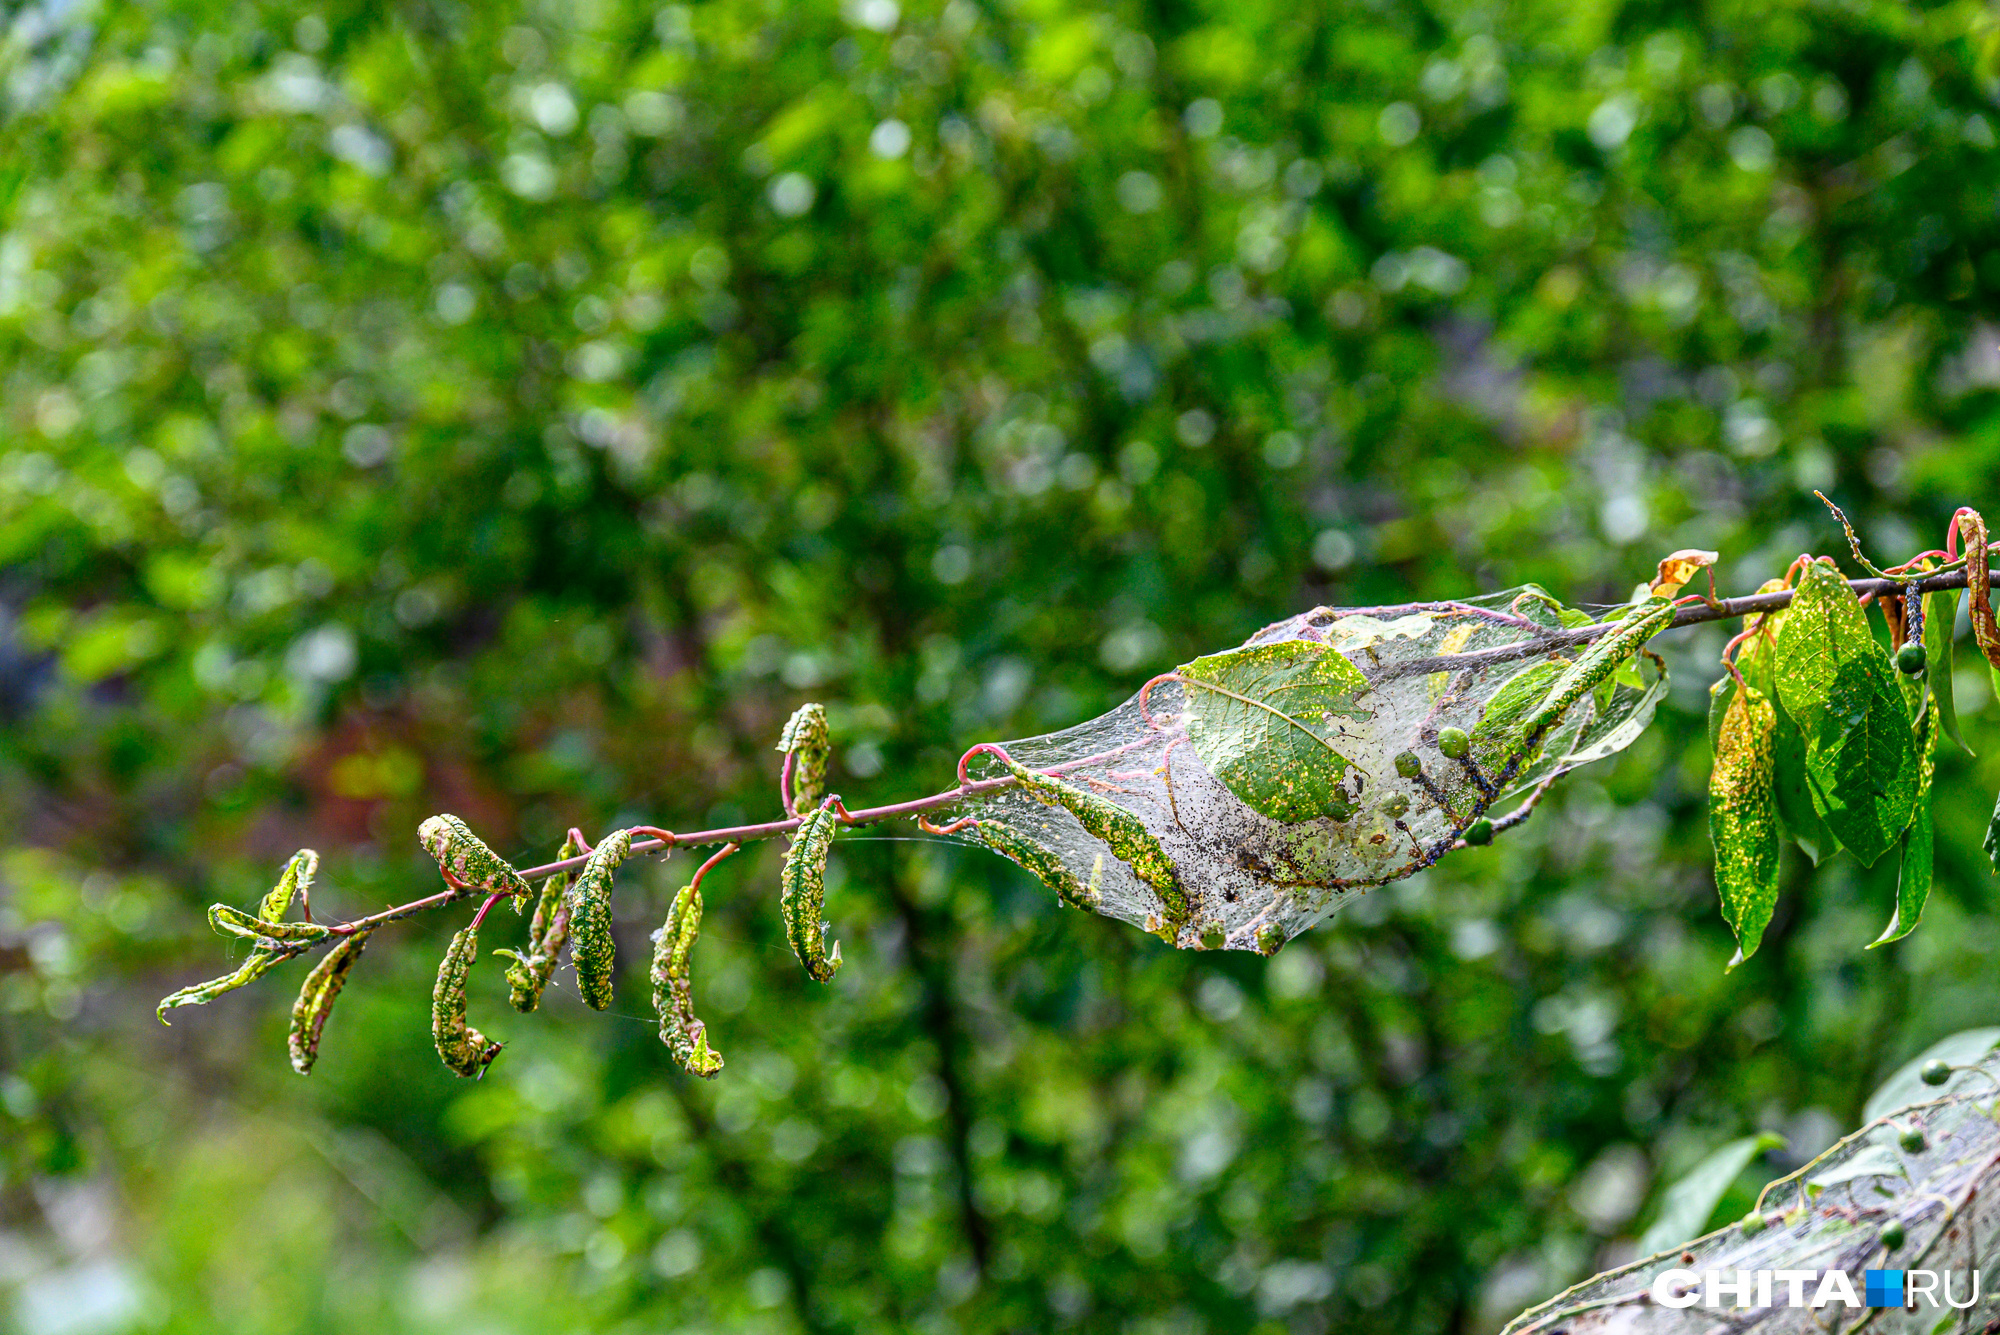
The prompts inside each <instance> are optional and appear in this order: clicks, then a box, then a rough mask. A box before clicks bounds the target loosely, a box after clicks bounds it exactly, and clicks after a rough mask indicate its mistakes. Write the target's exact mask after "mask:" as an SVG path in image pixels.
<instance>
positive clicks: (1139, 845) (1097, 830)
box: [1001, 669, 1190, 945]
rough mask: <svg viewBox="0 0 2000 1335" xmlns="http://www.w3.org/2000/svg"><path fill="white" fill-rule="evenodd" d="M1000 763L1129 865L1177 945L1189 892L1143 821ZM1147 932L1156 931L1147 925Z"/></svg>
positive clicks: (1068, 786) (1051, 779)
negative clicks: (1150, 894)
mask: <svg viewBox="0 0 2000 1335" xmlns="http://www.w3.org/2000/svg"><path fill="white" fill-rule="evenodd" d="M1183 671H1185V669H1183ZM1001 763H1002V764H1004V765H1005V766H1006V767H1007V772H1008V773H1009V774H1011V775H1013V776H1014V777H1015V778H1016V779H1017V780H1019V781H1020V784H1021V788H1022V790H1023V791H1024V792H1026V793H1027V795H1028V796H1029V797H1032V798H1034V799H1035V800H1036V801H1037V802H1040V803H1042V804H1043V805H1045V806H1052V807H1061V808H1062V809H1063V810H1065V811H1067V812H1069V814H1070V815H1072V816H1074V817H1076V820H1077V824H1079V825H1081V826H1083V828H1084V831H1085V832H1086V833H1087V834H1090V835H1092V836H1093V837H1095V838H1097V839H1101V840H1103V841H1104V842H1105V843H1106V844H1107V845H1109V846H1110V848H1111V853H1112V856H1114V857H1116V858H1118V859H1119V860H1120V861H1121V862H1124V863H1125V864H1126V865H1127V866H1129V867H1131V868H1132V870H1133V872H1134V873H1135V874H1137V876H1138V877H1139V879H1140V880H1142V881H1144V882H1145V883H1146V884H1147V885H1149V886H1151V887H1152V888H1153V891H1154V893H1156V894H1157V895H1159V897H1160V910H1161V912H1160V923H1159V927H1158V929H1157V930H1158V934H1159V936H1160V939H1161V940H1163V941H1166V942H1167V943H1168V944H1170V945H1171V944H1174V943H1176V942H1177V941H1178V940H1179V938H1180V934H1181V931H1182V929H1183V928H1185V927H1186V926H1187V925H1188V920H1189V917H1190V909H1189V906H1188V899H1187V892H1186V891H1184V890H1183V889H1181V883H1180V878H1179V876H1178V875H1177V874H1176V873H1175V871H1174V860H1173V859H1172V858H1171V857H1168V856H1167V851H1166V849H1164V848H1162V847H1160V841H1159V840H1158V839H1155V838H1154V837H1153V836H1152V834H1151V833H1150V832H1149V831H1148V830H1147V829H1146V826H1145V822H1143V821H1141V820H1140V819H1139V818H1138V817H1137V816H1135V815H1133V814H1132V813H1131V812H1129V811H1127V810H1126V809H1125V808H1123V807H1121V806H1119V805H1117V804H1116V803H1115V802H1107V801H1106V800H1104V799H1103V798H1101V797H1099V796H1098V795H1097V794H1096V793H1093V792H1091V791H1089V790H1088V789H1085V788H1079V787H1077V786H1076V785H1075V784H1073V783H1068V782H1066V781H1064V780H1062V779H1058V778H1056V777H1055V776H1054V775H1052V774H1042V773H1039V772H1038V771H1035V770H1031V769H1029V768H1028V767H1027V766H1026V765H1023V764H1021V763H1020V762H1019V761H1017V760H1014V759H1013V758H1011V757H1002V758H1001ZM1147 930H1149V931H1151V930H1154V929H1153V927H1152V926H1151V924H1148V927H1147Z"/></svg>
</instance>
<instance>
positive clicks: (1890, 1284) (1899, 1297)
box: [1862, 1270, 1903, 1307]
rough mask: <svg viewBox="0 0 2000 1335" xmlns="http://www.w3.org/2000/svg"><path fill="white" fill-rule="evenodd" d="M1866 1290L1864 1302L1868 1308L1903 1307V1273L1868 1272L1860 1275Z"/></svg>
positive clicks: (1891, 1271)
mask: <svg viewBox="0 0 2000 1335" xmlns="http://www.w3.org/2000/svg"><path fill="white" fill-rule="evenodd" d="M1862 1281H1863V1286H1864V1287H1865V1288H1866V1290H1867V1293H1866V1301H1867V1304H1868V1306H1870V1307H1901V1306H1902V1305H1903V1272H1902V1271H1900V1270H1869V1271H1866V1272H1864V1273H1863V1275H1862Z"/></svg>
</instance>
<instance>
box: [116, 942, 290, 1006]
mask: <svg viewBox="0 0 2000 1335" xmlns="http://www.w3.org/2000/svg"><path fill="white" fill-rule="evenodd" d="M304 950H305V946H304V945H303V944H297V945H294V944H289V943H288V944H285V945H282V946H276V947H273V946H263V945H260V946H258V947H256V948H255V949H253V950H252V951H251V952H250V953H249V954H248V955H247V956H245V957H244V960H243V963H242V964H241V965H239V966H238V967H237V970H236V972H235V973H232V974H229V975H227V976H225V977H222V978H211V979H209V980H208V981H207V982H205V983H195V984H193V985H191V986H188V987H184V988H182V989H181V990H180V991H178V992H173V993H170V994H168V995H167V996H165V997H162V998H161V999H160V1004H159V1006H158V1007H157V1008H156V1009H155V1010H154V1012H153V1013H154V1014H155V1015H157V1016H158V1017H159V1019H160V1023H161V1024H166V1023H167V1012H168V1011H170V1010H173V1009H175V1008H176V1007H180V1006H206V1005H207V1004H208V1003H209V1002H211V1001H213V1000H215V999H216V998H217V997H219V996H221V995H222V994H223V993H224V992H234V991H235V990H236V989H237V988H239V987H244V986H247V985H249V984H251V983H254V982H256V981H257V980H258V979H259V978H262V977H263V976H264V975H265V974H267V973H269V972H270V971H271V970H272V969H274V968H276V967H277V966H278V965H280V964H283V963H284V962H285V961H286V960H288V959H292V958H294V957H296V956H297V955H299V954H300V953H301V952H303V951H304Z"/></svg>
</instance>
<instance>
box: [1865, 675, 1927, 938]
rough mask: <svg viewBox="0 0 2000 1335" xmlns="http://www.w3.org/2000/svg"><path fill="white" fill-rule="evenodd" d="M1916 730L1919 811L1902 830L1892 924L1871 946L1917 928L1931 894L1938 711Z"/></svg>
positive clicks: (1890, 916) (1924, 720) (1906, 934)
mask: <svg viewBox="0 0 2000 1335" xmlns="http://www.w3.org/2000/svg"><path fill="white" fill-rule="evenodd" d="M1917 731H1918V732H1919V733H1920V734H1921V735H1922V737H1923V740H1922V742H1921V743H1919V747H1920V754H1921V755H1922V757H1923V759H1922V762H1921V764H1920V765H1919V766H1918V769H1917V813H1916V815H1915V816H1913V817H1912V818H1911V820H1910V828H1909V829H1907V830H1904V831H1903V860H1902V867H1901V868H1900V869H1899V874H1898V876H1897V878H1896V910H1895V912H1894V913H1891V914H1890V915H1889V925H1888V926H1887V927H1886V928H1884V929H1883V931H1882V935H1881V936H1879V937H1877V938H1876V939H1875V940H1874V941H1872V942H1870V943H1869V945H1870V946H1871V948H1872V947H1874V946H1885V945H1887V944H1889V943H1890V942H1891V941H1900V940H1902V939H1903V938H1904V937H1906V936H1908V935H1909V934H1910V933H1911V932H1913V931H1915V930H1916V928H1917V923H1918V921H1919V920H1920V919H1922V917H1923V916H1924V904H1925V902H1926V901H1928V900H1929V899H1930V897H1931V851H1932V850H1931V839H1932V832H1931V776H1932V775H1933V774H1934V773H1935V772H1936V769H1937V743H1938V733H1939V731H1940V729H1939V727H1938V711H1937V710H1935V709H1933V710H1931V711H1930V712H1929V713H1928V714H1926V715H1924V719H1923V722H1922V723H1919V724H1918V725H1917Z"/></svg>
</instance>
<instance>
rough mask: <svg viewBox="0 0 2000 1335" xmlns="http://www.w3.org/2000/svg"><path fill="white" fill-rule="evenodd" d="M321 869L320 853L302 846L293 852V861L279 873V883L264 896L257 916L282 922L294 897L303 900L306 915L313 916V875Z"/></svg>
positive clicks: (270, 920) (267, 920)
mask: <svg viewBox="0 0 2000 1335" xmlns="http://www.w3.org/2000/svg"><path fill="white" fill-rule="evenodd" d="M318 871H319V854H317V853H315V852H313V850H312V849H310V848H301V849H300V850H299V851H298V852H296V853H294V854H292V858H291V861H289V862H287V863H286V864H285V870H284V871H283V872H282V873H281V874H280V875H279V877H278V883H277V884H276V885H275V886H273V887H271V893H270V894H268V895H265V896H264V902H263V903H262V904H261V905H259V906H258V908H257V916H258V917H260V918H262V919H263V920H264V921H265V922H282V921H283V920H284V917H285V914H287V913H288V912H290V911H291V907H292V900H293V899H294V898H296V899H299V900H302V901H303V903H304V907H305V910H306V917H308V918H310V917H312V883H313V876H314V874H315V873H317V872H318Z"/></svg>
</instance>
